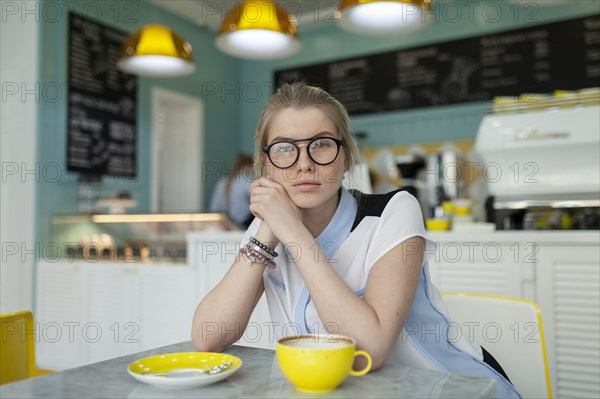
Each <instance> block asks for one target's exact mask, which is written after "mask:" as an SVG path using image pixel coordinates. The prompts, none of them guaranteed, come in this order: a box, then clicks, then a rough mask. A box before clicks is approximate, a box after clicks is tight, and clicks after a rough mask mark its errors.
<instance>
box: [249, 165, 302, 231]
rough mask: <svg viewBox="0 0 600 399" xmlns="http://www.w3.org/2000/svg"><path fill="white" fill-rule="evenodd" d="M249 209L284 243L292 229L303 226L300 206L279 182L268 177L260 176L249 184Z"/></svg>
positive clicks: (295, 229)
mask: <svg viewBox="0 0 600 399" xmlns="http://www.w3.org/2000/svg"><path fill="white" fill-rule="evenodd" d="M250 211H251V212H252V213H253V214H254V215H255V216H257V217H259V218H260V219H262V220H263V222H264V223H267V225H268V226H269V228H270V230H271V232H272V233H273V234H274V235H275V236H276V237H277V239H278V240H279V241H281V242H284V243H285V242H287V241H286V240H289V239H291V235H292V234H293V232H294V231H297V229H300V228H302V227H304V224H303V223H302V212H301V210H300V208H298V207H297V206H296V204H294V202H293V201H292V199H291V198H290V196H289V195H288V193H287V191H286V190H285V188H284V187H283V186H282V185H281V184H279V183H276V182H274V181H273V180H271V179H269V178H268V177H261V178H260V179H258V180H256V181H255V182H254V183H252V185H251V186H250Z"/></svg>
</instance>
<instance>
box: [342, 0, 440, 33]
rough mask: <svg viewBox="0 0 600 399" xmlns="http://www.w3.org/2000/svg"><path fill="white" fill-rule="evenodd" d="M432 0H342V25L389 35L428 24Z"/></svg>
mask: <svg viewBox="0 0 600 399" xmlns="http://www.w3.org/2000/svg"><path fill="white" fill-rule="evenodd" d="M430 8H431V0H341V1H340V6H339V10H340V12H341V14H342V15H341V18H340V23H341V27H342V28H343V29H345V30H347V31H349V32H353V33H358V34H362V35H372V36H386V35H394V34H396V33H403V32H404V33H405V32H408V31H413V30H416V29H419V28H421V27H423V26H425V24H426V22H425V18H424V15H423V11H425V10H429V9H430Z"/></svg>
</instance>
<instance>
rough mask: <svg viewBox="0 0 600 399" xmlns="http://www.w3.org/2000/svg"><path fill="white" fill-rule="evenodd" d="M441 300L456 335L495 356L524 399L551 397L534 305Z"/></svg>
mask: <svg viewBox="0 0 600 399" xmlns="http://www.w3.org/2000/svg"><path fill="white" fill-rule="evenodd" d="M442 297H443V298H444V302H445V303H446V305H447V307H448V313H449V315H450V319H451V320H452V321H453V322H454V323H456V327H457V328H458V330H457V333H460V334H463V335H464V336H465V337H466V338H467V339H468V340H469V341H470V342H477V343H478V344H480V345H481V346H483V347H484V348H485V350H487V351H488V352H489V353H490V354H491V355H492V356H494V358H495V359H496V360H497V361H498V363H500V365H501V366H502V368H503V369H504V371H505V372H506V374H507V375H508V378H509V379H510V380H511V382H512V383H513V385H514V386H515V388H517V390H518V391H519V393H520V394H521V395H522V396H523V397H524V398H552V388H551V383H550V371H549V368H548V358H547V355H546V343H545V342H544V329H543V326H542V314H541V312H540V309H539V308H538V306H537V304H536V303H535V302H532V301H528V300H525V299H519V298H511V297H505V296H496V295H480V294H463V293H456V292H444V293H442Z"/></svg>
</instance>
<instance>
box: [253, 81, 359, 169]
mask: <svg viewBox="0 0 600 399" xmlns="http://www.w3.org/2000/svg"><path fill="white" fill-rule="evenodd" d="M287 108H293V109H296V110H303V109H307V108H317V109H319V110H321V111H322V112H323V113H325V115H327V116H328V117H329V119H330V120H331V121H332V122H333V124H334V125H335V127H336V129H337V131H338V134H340V136H341V139H342V140H344V145H343V146H342V148H343V150H344V153H345V155H346V158H345V159H346V164H345V168H346V170H348V169H349V168H350V167H351V166H353V165H355V164H357V163H358V162H359V161H360V152H359V151H358V147H357V145H356V141H355V140H354V137H352V134H351V133H350V118H349V117H348V113H347V112H346V108H344V106H343V105H342V104H341V103H340V102H339V101H338V100H336V99H335V98H333V96H331V94H329V93H327V92H326V91H325V90H323V89H320V88H318V87H314V86H308V85H306V84H305V83H301V82H296V83H284V84H283V85H282V86H280V87H279V88H278V89H277V92H276V93H275V94H273V95H272V96H271V97H270V98H269V101H267V104H266V105H265V108H264V109H263V111H262V113H261V115H260V119H259V120H258V124H257V126H256V135H255V137H254V170H255V172H256V173H257V174H258V176H259V177H260V176H262V175H263V165H264V164H265V157H266V154H265V153H264V152H263V148H264V147H265V146H266V145H267V139H268V136H269V135H268V132H269V126H270V124H271V122H272V120H273V118H274V117H275V115H277V113H278V112H280V111H282V110H284V109H287Z"/></svg>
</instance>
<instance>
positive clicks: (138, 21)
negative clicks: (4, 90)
mask: <svg viewBox="0 0 600 399" xmlns="http://www.w3.org/2000/svg"><path fill="white" fill-rule="evenodd" d="M41 4H42V6H41V7H40V8H39V17H40V35H41V36H40V54H41V57H40V59H41V60H42V61H41V64H40V69H39V74H40V76H39V81H40V87H41V89H42V90H41V93H42V95H41V96H40V104H39V105H40V106H39V122H38V123H39V126H38V148H37V152H38V156H37V159H38V162H39V164H38V168H39V170H40V171H41V173H40V182H39V185H38V201H37V215H38V218H37V220H38V221H39V222H38V223H39V225H38V229H37V230H38V238H39V239H40V240H41V242H46V241H47V239H48V237H49V236H50V235H49V234H50V230H49V229H50V223H49V218H50V216H51V215H55V214H73V213H77V212H78V204H77V174H76V173H73V174H69V173H67V172H66V167H65V166H64V165H65V164H66V149H67V91H66V82H67V80H68V79H67V51H68V10H69V9H70V8H71V9H73V10H74V11H75V12H77V13H78V14H81V15H84V16H87V17H88V18H91V19H94V20H96V21H98V22H101V23H103V24H106V25H108V26H112V27H115V28H118V29H121V30H124V31H127V32H134V31H136V30H138V29H139V28H141V27H142V26H144V25H147V24H153V23H160V24H164V25H167V26H169V27H171V28H173V30H175V31H176V32H177V33H178V34H179V35H181V36H182V37H184V38H185V39H187V40H188V41H189V42H190V43H191V44H192V48H193V50H194V58H195V61H196V64H197V69H196V72H195V73H194V74H193V75H189V76H186V77H183V78H170V79H164V78H163V79H155V78H140V79H139V80H138V106H137V116H138V132H137V156H138V171H139V175H138V176H137V178H136V179H134V180H127V179H124V178H115V177H108V176H107V177H105V178H104V180H103V185H102V186H103V188H102V190H101V194H102V195H114V194H116V193H118V192H121V191H128V192H130V193H131V194H132V195H133V197H134V198H135V199H136V200H137V202H138V204H139V205H138V207H137V208H135V209H133V210H132V211H136V212H148V211H150V194H151V176H150V173H151V147H150V140H151V107H152V98H151V91H152V89H153V87H156V86H160V87H164V88H167V89H170V90H174V91H177V92H181V93H183V94H187V95H190V96H194V97H197V98H199V99H201V100H203V101H204V103H205V108H204V115H205V126H204V129H205V130H204V138H205V142H204V147H203V162H204V164H206V163H217V164H219V165H220V164H221V163H222V162H231V160H232V159H233V157H234V156H235V154H236V153H237V151H238V147H239V144H238V143H239V140H238V137H239V131H240V120H239V118H238V117H231V116H232V115H234V116H237V115H239V103H238V102H237V101H236V98H235V95H229V96H226V97H225V98H222V97H221V95H220V93H217V94H213V91H212V90H213V88H214V87H224V88H234V87H235V85H236V83H237V82H238V81H239V79H238V75H239V73H240V65H241V64H240V62H239V61H238V60H236V59H234V58H231V57H229V56H225V55H224V54H222V53H221V52H219V51H218V50H217V49H216V47H215V46H214V44H213V41H214V33H213V32H209V31H207V30H203V29H201V28H199V27H197V26H196V25H194V24H193V23H191V22H189V21H187V20H184V19H182V18H179V17H177V16H175V15H173V14H170V13H168V12H166V11H164V10H162V9H160V8H157V7H155V6H154V5H152V4H149V3H147V2H144V1H138V0H134V1H131V0H128V1H120V2H117V1H112V0H107V1H76V2H68V4H67V3H60V2H56V1H47V0H44V1H43V2H42V3H41ZM57 87H59V88H62V93H58V92H57V90H56V88H57ZM207 89H209V90H207ZM55 93H56V94H55ZM58 167H60V168H61V169H60V170H61V172H62V173H61V176H60V177H57V173H56V171H57V170H58ZM216 178H217V176H208V179H207V182H206V185H207V187H212V185H213V183H214V181H215V180H216ZM204 191H205V193H206V194H205V197H206V196H207V195H209V194H210V191H211V190H210V189H205V190H204ZM205 203H206V198H205Z"/></svg>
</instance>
